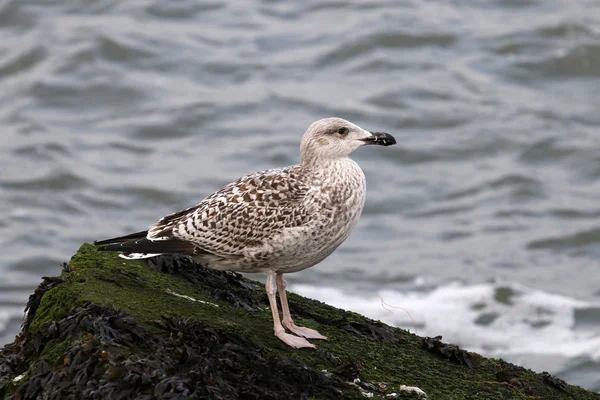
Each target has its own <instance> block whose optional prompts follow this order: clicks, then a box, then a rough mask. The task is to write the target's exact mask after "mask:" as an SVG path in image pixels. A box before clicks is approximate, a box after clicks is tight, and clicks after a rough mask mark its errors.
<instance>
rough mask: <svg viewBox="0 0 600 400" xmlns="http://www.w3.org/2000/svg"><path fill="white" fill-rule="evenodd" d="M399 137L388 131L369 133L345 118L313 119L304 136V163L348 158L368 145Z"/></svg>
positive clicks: (385, 144) (394, 142) (301, 159)
mask: <svg viewBox="0 0 600 400" xmlns="http://www.w3.org/2000/svg"><path fill="white" fill-rule="evenodd" d="M393 144H396V139H394V137H393V136H392V135H390V134H389V133H385V132H369V131H366V130H364V129H363V128H361V127H360V126H357V125H354V124H353V123H352V122H349V121H346V120H345V119H342V118H324V119H320V120H318V121H316V122H313V123H312V125H311V126H309V127H308V129H307V130H306V133H304V136H303V137H302V143H301V145H300V161H301V163H302V164H310V163H314V162H319V161H320V160H324V161H326V160H333V159H336V158H341V157H347V156H348V155H350V153H352V152H353V151H354V150H356V149H358V148H359V147H361V146H366V145H380V146H391V145H393Z"/></svg>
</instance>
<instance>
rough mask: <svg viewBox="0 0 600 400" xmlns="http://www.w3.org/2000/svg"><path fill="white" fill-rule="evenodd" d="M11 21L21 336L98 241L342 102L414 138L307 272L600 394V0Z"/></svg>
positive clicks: (7, 126) (394, 314)
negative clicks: (65, 266) (356, 217)
mask: <svg viewBox="0 0 600 400" xmlns="http://www.w3.org/2000/svg"><path fill="white" fill-rule="evenodd" d="M0 37H1V40H0V139H1V140H0V244H1V248H2V256H1V258H0V274H1V275H2V277H3V279H2V280H1V281H0V342H1V343H0V344H4V343H7V342H10V341H12V340H13V339H14V335H15V334H16V333H17V332H18V331H19V325H20V323H21V322H22V317H23V309H24V306H25V303H26V301H27V298H28V295H29V294H31V293H32V291H33V289H34V288H35V287H36V285H37V284H38V283H39V282H40V281H41V277H42V276H45V275H47V276H56V275H59V274H60V263H62V262H64V261H68V260H69V258H70V256H71V255H72V254H73V253H74V252H75V251H76V250H77V248H78V247H79V246H80V245H81V244H82V243H83V242H86V241H87V242H91V241H93V240H95V239H103V238H107V237H112V236H117V235H120V234H124V233H129V232H132V231H137V230H140V229H144V228H145V227H146V226H147V225H149V224H151V223H153V222H155V221H156V220H157V219H158V218H160V217H162V216H163V215H165V214H167V213H170V212H173V211H176V210H179V209H181V208H184V207H188V206H191V205H193V204H196V203H198V202H199V201H200V200H201V199H202V198H203V197H205V196H206V195H208V194H210V193H212V192H213V191H214V190H216V189H218V188H219V187H220V186H222V185H223V184H225V183H228V182H230V181H232V180H234V179H236V178H238V177H239V176H242V175H244V174H247V173H250V172H254V171H257V170H260V169H266V168H271V167H280V166H285V165H290V164H295V163H297V162H298V150H299V143H300V138H301V136H302V134H303V132H304V131H305V129H306V128H307V127H308V126H309V124H310V123H312V122H313V121H314V120H317V119H319V118H323V117H329V116H338V117H342V118H346V119H349V120H351V121H352V122H354V123H356V124H358V125H360V126H362V127H364V128H366V129H370V130H380V131H386V132H390V133H391V134H393V135H394V136H395V137H396V139H397V140H398V145H397V146H394V147H390V148H369V149H361V150H359V151H357V152H356V153H355V155H354V159H355V160H357V161H358V162H359V164H360V165H361V166H362V167H363V169H364V171H365V174H366V176H367V181H368V186H369V191H368V198H367V204H366V207H365V211H364V214H363V217H362V219H361V221H360V222H359V224H358V227H357V228H356V229H355V231H354V233H353V234H352V236H351V237H350V239H349V240H348V241H347V242H346V243H345V244H344V245H343V246H342V247H341V248H340V249H339V250H338V251H337V252H336V253H335V254H334V255H333V256H331V257H329V258H328V259H327V260H325V261H324V262H323V263H322V264H320V265H318V266H316V267H314V268H311V269H309V270H305V271H303V272H300V273H296V274H290V275H289V276H288V280H289V282H290V284H291V287H290V289H291V290H292V291H296V292H299V293H301V294H304V295H307V296H311V297H314V298H317V299H320V300H323V301H326V302H328V303H330V304H333V305H336V306H339V307H343V308H347V309H351V310H354V311H357V312H360V313H363V314H366V315H368V316H370V317H372V318H376V319H381V320H383V321H386V322H388V323H390V324H392V325H396V326H400V327H403V328H408V329H410V330H411V331H414V330H415V328H414V327H413V325H412V323H411V321H410V318H409V317H408V316H407V314H406V313H405V312H404V311H402V310H401V309H397V308H391V307H387V308H388V309H389V311H388V310H386V308H384V307H383V306H382V300H383V301H384V302H385V303H387V304H389V305H390V306H394V307H402V308H404V309H406V310H407V311H408V312H410V314H411V315H412V317H413V318H414V320H415V323H416V328H417V331H418V333H419V334H421V335H432V336H433V335H443V337H444V340H445V341H450V342H453V343H456V344H458V345H460V346H462V347H464V348H466V349H468V350H471V351H477V352H480V353H482V354H484V355H487V356H494V357H502V358H505V359H507V360H509V361H513V362H516V363H520V364H523V365H525V366H527V367H530V368H532V369H534V370H537V371H542V370H546V371H549V372H551V373H553V374H556V375H558V376H559V377H561V378H563V379H566V380H567V381H569V382H570V383H572V384H577V385H581V386H583V387H585V388H588V389H593V390H600V132H599V128H600V111H599V110H600V3H599V2H597V1H592V0H570V1H568V2H567V1H555V0H488V1H476V0H471V1H460V2H459V1H441V0H440V1H422V0H408V1H402V2H399V1H393V0H390V1H305V2H301V3H300V2H298V3H297V4H295V3H292V2H278V1H258V0H256V1H247V2H229V3H224V2H221V1H218V2H207V1H196V0H183V1H169V2H165V1H161V0H137V1H128V2H121V1H116V0H109V1H106V0H93V1H91V0H89V1H82V0H63V1H61V2H50V1H41V0H37V1H36V0H28V1H21V0H0ZM254 277H255V278H256V279H263V277H261V276H260V275H254ZM407 384H408V383H407Z"/></svg>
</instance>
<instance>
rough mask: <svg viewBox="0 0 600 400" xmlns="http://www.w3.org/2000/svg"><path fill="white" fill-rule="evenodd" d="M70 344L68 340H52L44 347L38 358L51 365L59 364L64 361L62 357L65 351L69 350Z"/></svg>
mask: <svg viewBox="0 0 600 400" xmlns="http://www.w3.org/2000/svg"><path fill="white" fill-rule="evenodd" d="M70 344H71V340H70V339H65V340H58V339H53V340H50V341H49V342H48V343H46V345H45V346H44V350H43V351H42V353H41V354H40V356H39V359H44V360H46V361H48V363H50V364H52V365H58V364H61V363H62V362H63V360H64V355H65V352H66V350H67V349H68V348H69V345H70Z"/></svg>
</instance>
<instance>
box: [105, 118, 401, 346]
mask: <svg viewBox="0 0 600 400" xmlns="http://www.w3.org/2000/svg"><path fill="white" fill-rule="evenodd" d="M393 144H396V140H395V139H394V137H393V136H391V135H390V134H388V133H385V132H370V131H367V130H364V129H362V128H361V127H359V126H357V125H355V124H353V123H351V122H348V121H346V120H344V119H341V118H325V119H320V120H318V121H316V122H314V123H312V124H311V125H310V127H309V128H308V129H307V130H306V132H305V133H304V136H303V137H302V141H301V144H300V164H298V165H292V166H289V167H285V168H275V169H268V170H264V171H259V172H256V173H254V174H250V175H246V176H244V177H242V178H240V179H238V180H237V181H235V182H232V183H230V184H227V185H225V186H223V187H222V188H221V189H219V190H217V191H216V192H215V193H213V194H211V195H209V196H208V197H206V198H205V199H204V200H202V201H201V202H200V203H199V204H197V205H195V206H193V207H190V208H187V209H185V210H182V211H178V212H176V213H173V214H170V215H167V216H166V217H163V218H161V219H160V220H159V221H158V222H156V223H155V224H153V225H150V226H149V228H148V230H145V231H141V232H137V233H132V234H130V235H126V236H121V237H116V238H112V239H107V240H102V241H98V242H95V244H96V245H101V246H103V247H100V248H99V250H104V251H119V252H121V254H120V257H122V258H125V259H143V258H149V257H155V256H159V255H163V254H183V255H188V256H191V257H192V258H193V259H195V260H197V261H199V262H200V263H202V264H205V265H207V266H209V267H212V268H215V269H219V270H230V271H237V272H265V273H266V274H267V281H266V285H265V287H266V292H267V297H268V298H269V304H270V308H271V312H272V314H273V329H274V332H275V336H277V337H278V338H279V339H281V340H282V341H283V342H284V343H285V344H287V345H289V346H291V347H294V348H303V347H307V348H316V346H315V345H314V344H312V343H310V342H309V341H308V340H307V339H327V337H325V336H323V335H321V334H320V333H319V332H317V331H316V330H314V329H310V328H305V327H301V326H297V325H296V324H295V323H294V321H293V319H292V317H291V315H290V308H289V305H288V301H287V296H286V281H285V279H284V277H283V274H285V273H290V272H296V271H301V270H303V269H306V268H310V267H312V266H314V265H316V264H318V263H320V262H321V261H323V260H324V259H325V258H326V257H327V256H329V255H330V254H331V253H333V251H334V250H335V249H336V248H337V247H338V246H339V245H340V244H342V242H343V241H344V240H346V238H347V237H348V236H349V235H350V232H351V231H352V229H353V228H354V226H355V225H356V223H357V222H358V219H359V217H360V214H361V213H362V210H363V206H364V203H365V194H366V179H365V175H364V173H363V171H362V170H361V169H360V167H359V166H358V164H357V163H356V162H354V161H353V160H352V159H351V158H350V157H349V155H350V154H351V153H352V152H353V151H354V150H356V149H358V148H359V147H362V146H367V145H380V146H390V145H393ZM277 292H279V300H280V302H281V308H282V313H283V319H282V320H280V318H279V311H278V309H277V299H276V294H277ZM286 329H287V330H288V331H290V332H292V333H293V334H290V333H287V332H286ZM294 334H295V335H294Z"/></svg>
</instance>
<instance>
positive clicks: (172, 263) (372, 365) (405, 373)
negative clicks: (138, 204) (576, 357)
mask: <svg viewBox="0 0 600 400" xmlns="http://www.w3.org/2000/svg"><path fill="white" fill-rule="evenodd" d="M290 301H291V304H293V305H294V307H293V308H292V312H293V313H294V314H295V316H297V318H298V319H299V320H300V321H302V323H303V324H306V325H309V326H314V327H315V328H318V329H319V330H321V331H323V332H325V333H326V334H327V335H328V336H329V337H330V340H328V341H318V342H316V344H317V346H318V349H317V350H309V349H301V350H295V349H290V348H288V347H287V346H285V345H284V344H282V343H281V342H280V341H279V340H278V339H277V338H275V337H274V336H273V333H272V322H271V319H270V311H269V310H268V309H266V307H267V299H266V296H265V293H264V289H263V288H262V285H261V284H259V283H255V282H252V281H249V280H247V279H245V278H243V277H241V276H240V275H238V274H234V273H229V272H222V271H215V270H210V269H207V268H204V267H202V266H199V265H197V264H195V263H194V262H192V261H191V260H189V259H186V258H177V257H176V258H164V259H158V260H155V261H154V262H153V264H152V265H151V266H150V267H149V266H148V265H146V264H143V263H140V262H131V261H127V262H124V261H122V260H120V259H118V258H116V257H115V255H112V254H106V253H102V254H100V253H98V252H96V251H95V248H94V247H93V246H90V245H84V246H82V248H81V249H80V251H79V252H78V253H77V254H76V255H75V256H73V258H72V259H71V261H70V262H69V263H68V264H65V265H64V266H63V273H62V275H61V277H60V278H43V282H42V283H41V284H40V286H39V287H38V289H36V291H35V292H34V294H32V295H31V297H30V299H29V303H28V305H27V315H26V318H25V320H24V323H23V331H22V332H21V333H20V334H19V335H18V336H17V337H16V339H15V341H14V342H13V343H10V344H8V345H6V346H4V348H3V349H2V350H1V351H0V398H8V399H195V398H199V399H205V398H208V399H312V398H315V399H339V398H366V397H373V398H407V396H413V397H414V396H417V395H418V396H420V397H422V396H425V395H426V396H427V398H430V399H436V398H461V399H517V398H523V396H526V397H530V398H543V399H567V398H568V399H600V396H598V395H597V394H594V393H591V392H586V391H584V390H583V389H581V388H577V387H573V386H570V385H568V384H566V383H565V382H563V381H560V380H557V379H556V378H553V377H551V376H549V375H547V374H536V373H534V372H532V371H529V370H526V369H524V368H521V367H518V366H514V365H512V364H508V363H505V362H503V361H501V360H499V361H497V360H488V359H484V358H483V357H481V356H479V355H478V354H475V353H469V352H467V351H465V350H463V349H460V348H459V347H458V346H454V345H451V344H446V343H443V342H442V341H441V337H436V338H419V337H418V336H415V335H412V334H410V333H408V332H406V331H403V330H401V329H397V328H392V327H389V326H387V325H385V324H383V323H381V322H379V321H373V320H370V319H368V318H365V317H362V316H360V315H358V314H354V313H351V312H346V311H342V310H339V309H335V308H333V307H329V306H327V305H325V304H323V303H320V302H317V301H313V300H310V299H306V298H302V297H300V296H297V295H294V294H290ZM406 387H409V388H412V387H416V388H417V389H418V393H417V392H416V391H415V390H416V389H414V390H411V391H406V390H403V389H402V388H406ZM421 391H422V392H423V393H425V395H424V394H422V393H420V392H421ZM411 398H412V397H411ZM423 398H424V397H423Z"/></svg>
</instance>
